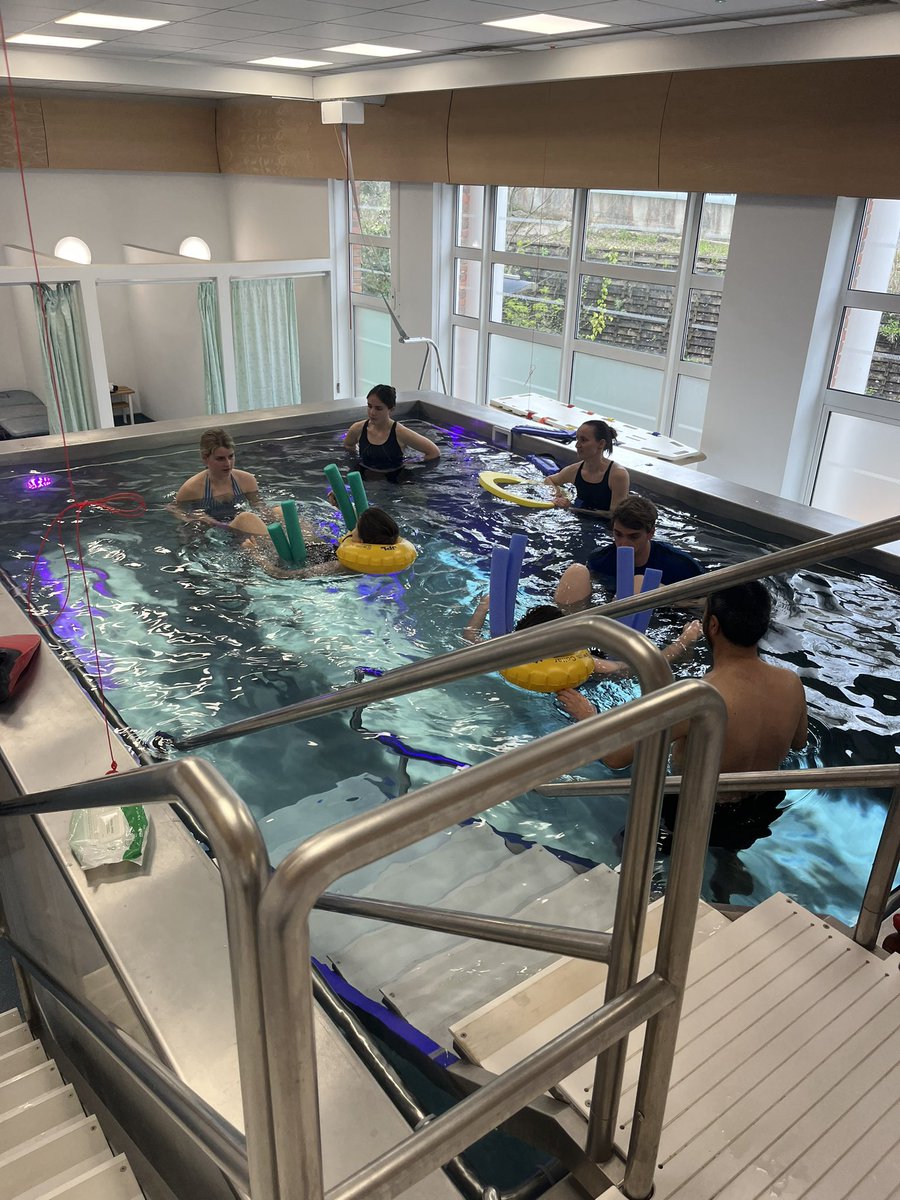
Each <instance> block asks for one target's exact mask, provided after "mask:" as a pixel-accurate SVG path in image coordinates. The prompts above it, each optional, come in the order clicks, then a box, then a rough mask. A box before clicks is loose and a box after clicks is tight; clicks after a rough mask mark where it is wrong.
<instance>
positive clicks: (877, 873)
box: [853, 781, 900, 950]
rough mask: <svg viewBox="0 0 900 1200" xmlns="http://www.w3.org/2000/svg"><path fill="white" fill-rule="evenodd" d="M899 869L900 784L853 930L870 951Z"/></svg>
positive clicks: (896, 789) (895, 792)
mask: <svg viewBox="0 0 900 1200" xmlns="http://www.w3.org/2000/svg"><path fill="white" fill-rule="evenodd" d="M898 866H900V781H898V782H897V784H896V785H895V787H894V793H893V795H892V796H891V802H890V804H889V805H888V811H887V816H886V817H885V820H884V828H883V829H882V831H881V837H880V838H879V841H878V849H877V850H876V851H875V859H874V861H873V863H872V870H871V871H870V872H869V879H868V882H867V883H866V890H865V893H864V894H863V898H862V904H861V905H860V909H859V917H858V918H857V921H856V928H855V929H854V930H853V940H854V941H855V942H858V943H859V944H860V945H861V946H865V947H866V948H867V949H868V950H872V949H874V947H875V943H876V942H877V941H878V931H879V929H880V928H881V922H882V921H883V920H884V914H885V911H886V908H887V904H888V898H889V897H890V896H891V895H892V893H891V886H892V884H893V882H894V879H895V878H896V875H897V867H898Z"/></svg>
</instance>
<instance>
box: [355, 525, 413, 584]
mask: <svg viewBox="0 0 900 1200" xmlns="http://www.w3.org/2000/svg"><path fill="white" fill-rule="evenodd" d="M337 559H338V562H339V563H341V564H342V565H343V566H345V567H349V568H350V570H351V571H359V572H360V574H361V575H395V574H396V573H397V572H398V571H405V570H406V568H407V567H410V566H412V564H413V563H414V562H415V561H416V548H415V546H414V545H413V544H412V542H408V541H407V540H406V538H400V540H399V541H397V542H395V543H394V544H393V545H392V546H380V545H375V544H373V543H371V542H357V541H354V539H353V538H351V537H350V535H349V534H345V536H344V537H343V538H341V540H340V542H338V548H337Z"/></svg>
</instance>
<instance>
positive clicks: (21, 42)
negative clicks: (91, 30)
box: [6, 33, 102, 50]
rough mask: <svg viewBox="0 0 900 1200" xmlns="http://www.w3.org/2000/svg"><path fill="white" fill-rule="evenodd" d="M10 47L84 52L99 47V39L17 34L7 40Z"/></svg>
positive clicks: (46, 34) (45, 34)
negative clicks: (49, 47)
mask: <svg viewBox="0 0 900 1200" xmlns="http://www.w3.org/2000/svg"><path fill="white" fill-rule="evenodd" d="M6 40H7V42H8V43H9V44H10V45H16V46H53V47H56V48H57V49H60V50H84V49H85V47H86V46H99V45H100V42H101V40H102V39H99V38H71V37H54V36H53V35H52V34H49V33H17V34H16V35H15V37H11V38H7V39H6Z"/></svg>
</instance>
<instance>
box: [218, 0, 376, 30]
mask: <svg viewBox="0 0 900 1200" xmlns="http://www.w3.org/2000/svg"><path fill="white" fill-rule="evenodd" d="M367 7H368V6H367ZM372 7H374V5H373V6H372ZM237 11H238V12H242V13H251V14H253V13H263V14H265V15H266V16H269V17H284V18H285V19H286V20H292V21H293V22H294V24H295V25H299V24H300V22H301V21H329V20H333V19H334V18H336V17H350V16H353V14H354V13H357V12H359V6H358V5H355V4H344V3H340V4H332V3H331V0H258V2H257V3H255V4H242V5H240V7H239V8H238V10H237Z"/></svg>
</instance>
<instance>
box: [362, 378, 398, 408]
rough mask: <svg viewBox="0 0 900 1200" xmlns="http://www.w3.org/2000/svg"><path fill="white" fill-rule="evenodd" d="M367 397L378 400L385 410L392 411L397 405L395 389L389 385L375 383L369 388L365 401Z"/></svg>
mask: <svg viewBox="0 0 900 1200" xmlns="http://www.w3.org/2000/svg"><path fill="white" fill-rule="evenodd" d="M369 396H374V397H375V399H376V400H380V401H381V403H382V404H383V405H384V407H385V408H387V409H392V408H393V407H394V405H395V404H396V403H397V389H396V388H394V387H391V385H390V384H389V383H376V384H375V386H374V387H373V388H369V393H368V395H367V396H366V399H367V400H368V398H369Z"/></svg>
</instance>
